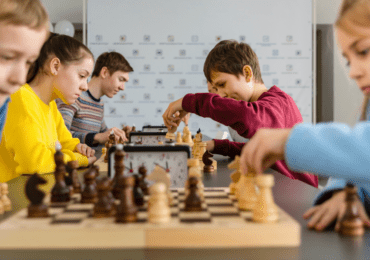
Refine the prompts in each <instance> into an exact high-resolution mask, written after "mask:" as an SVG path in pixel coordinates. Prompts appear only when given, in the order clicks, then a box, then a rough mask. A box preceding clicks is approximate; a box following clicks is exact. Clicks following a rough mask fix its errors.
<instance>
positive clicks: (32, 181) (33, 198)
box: [25, 173, 49, 218]
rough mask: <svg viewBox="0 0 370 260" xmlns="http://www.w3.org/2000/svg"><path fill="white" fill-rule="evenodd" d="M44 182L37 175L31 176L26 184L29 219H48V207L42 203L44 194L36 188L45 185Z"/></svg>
mask: <svg viewBox="0 0 370 260" xmlns="http://www.w3.org/2000/svg"><path fill="white" fill-rule="evenodd" d="M45 183H46V180H45V179H44V178H42V177H41V176H40V175H38V174H37V173H35V174H33V175H31V176H30V177H29V178H28V180H27V183H26V186H25V192H26V196H27V198H28V200H29V201H30V202H31V203H30V205H29V206H28V215H27V216H28V217H29V218H47V217H49V213H48V207H47V205H46V204H44V203H43V200H44V197H45V192H43V191H41V190H39V189H38V188H37V186H38V185H41V184H45Z"/></svg>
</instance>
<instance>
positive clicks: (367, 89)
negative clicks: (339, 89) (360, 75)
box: [361, 86, 370, 94]
mask: <svg viewBox="0 0 370 260" xmlns="http://www.w3.org/2000/svg"><path fill="white" fill-rule="evenodd" d="M361 91H362V92H364V93H365V94H369V93H370V86H364V87H361Z"/></svg>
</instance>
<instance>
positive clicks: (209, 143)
mask: <svg viewBox="0 0 370 260" xmlns="http://www.w3.org/2000/svg"><path fill="white" fill-rule="evenodd" d="M206 144H207V151H209V152H213V149H215V141H214V140H209V141H206Z"/></svg>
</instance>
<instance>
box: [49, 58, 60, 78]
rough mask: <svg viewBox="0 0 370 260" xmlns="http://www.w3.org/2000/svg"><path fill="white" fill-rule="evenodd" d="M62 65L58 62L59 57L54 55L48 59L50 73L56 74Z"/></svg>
mask: <svg viewBox="0 0 370 260" xmlns="http://www.w3.org/2000/svg"><path fill="white" fill-rule="evenodd" d="M61 66H62V63H61V62H60V59H58V58H57V57H54V58H52V59H51V61H50V72H51V74H52V75H57V74H58V72H59V71H60V68H61Z"/></svg>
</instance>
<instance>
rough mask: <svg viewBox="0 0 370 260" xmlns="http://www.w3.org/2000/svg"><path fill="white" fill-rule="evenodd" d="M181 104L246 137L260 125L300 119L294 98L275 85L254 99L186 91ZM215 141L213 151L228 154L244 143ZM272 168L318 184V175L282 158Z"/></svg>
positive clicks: (272, 125)
mask: <svg viewBox="0 0 370 260" xmlns="http://www.w3.org/2000/svg"><path fill="white" fill-rule="evenodd" d="M182 107H183V109H184V110H185V111H187V112H190V113H194V114H197V115H199V116H202V117H209V118H212V119H213V120H215V121H217V122H219V123H221V124H223V125H226V126H230V127H231V128H232V129H234V130H236V131H237V132H238V134H239V135H241V136H243V137H245V138H251V137H252V136H253V135H254V134H255V133H256V131H257V130H258V129H259V128H262V127H265V128H291V127H293V126H294V125H295V124H297V123H301V122H302V121H303V119H302V116H301V113H300V112H299V110H298V107H297V105H296V104H295V103H294V100H293V99H292V98H291V97H290V96H289V95H288V94H286V93H285V92H283V91H282V90H280V89H279V88H278V87H276V86H273V87H271V88H270V89H269V90H268V91H267V92H264V93H263V94H262V95H261V96H260V97H259V98H258V100H257V101H255V102H246V101H237V100H234V99H230V98H222V97H220V96H219V95H217V94H212V93H198V94H187V95H186V96H185V97H184V98H183V100H182ZM214 141H215V148H214V150H213V153H215V154H222V155H225V156H230V157H235V156H236V155H240V153H241V150H242V148H243V146H244V145H245V143H238V142H230V141H229V140H214ZM271 168H272V169H274V170H277V171H279V172H280V173H282V174H284V175H285V176H287V177H289V178H291V179H298V180H301V181H303V182H305V183H308V184H310V185H312V186H314V187H317V186H318V178H317V176H315V175H313V174H310V173H299V172H293V171H291V170H289V169H288V166H287V165H286V164H285V161H277V162H276V163H275V164H274V165H273V166H272V167H271Z"/></svg>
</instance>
